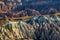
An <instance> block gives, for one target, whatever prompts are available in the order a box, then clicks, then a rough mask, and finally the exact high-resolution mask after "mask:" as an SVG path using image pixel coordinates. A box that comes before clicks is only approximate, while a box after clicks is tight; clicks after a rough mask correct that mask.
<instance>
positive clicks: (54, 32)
mask: <svg viewBox="0 0 60 40" xmlns="http://www.w3.org/2000/svg"><path fill="white" fill-rule="evenodd" d="M50 21H51V19H49V18H48V17H45V16H39V17H33V18H31V19H28V20H25V21H8V22H4V24H3V25H2V26H0V35H1V36H0V39H1V40H21V39H33V40H60V26H59V23H60V21H58V22H55V21H51V22H50Z"/></svg>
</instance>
